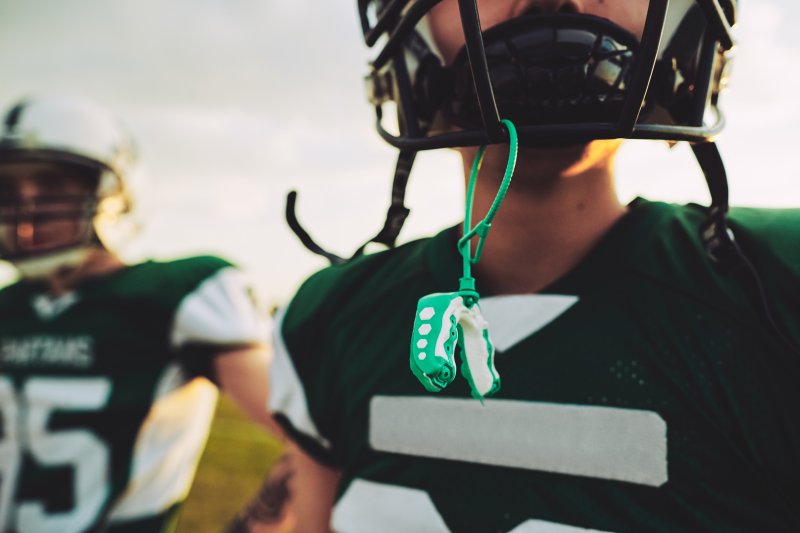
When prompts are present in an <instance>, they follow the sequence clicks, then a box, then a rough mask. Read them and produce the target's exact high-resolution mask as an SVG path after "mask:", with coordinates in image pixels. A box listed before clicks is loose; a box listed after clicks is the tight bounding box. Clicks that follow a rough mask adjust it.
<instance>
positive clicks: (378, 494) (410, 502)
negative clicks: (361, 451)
mask: <svg viewBox="0 0 800 533" xmlns="http://www.w3.org/2000/svg"><path fill="white" fill-rule="evenodd" d="M331 527H332V529H333V530H334V531H336V533H374V532H375V531H380V532H381V533H408V532H410V531H413V532H414V533H448V532H449V531H450V530H449V529H448V528H447V525H446V524H445V522H444V520H443V519H442V516H441V515H440V514H439V511H437V510H436V506H434V505H433V502H432V501H431V499H430V496H428V493H427V492H425V491H423V490H420V489H413V488H408V487H400V486H397V485H388V484H385V483H376V482H375V481H368V480H365V479H356V480H354V481H353V482H352V483H351V484H350V486H349V487H348V488H347V491H345V493H344V495H342V497H341V498H340V499H339V501H338V502H337V504H336V506H335V507H334V509H333V515H332V518H331ZM509 533H603V532H600V531H598V530H595V529H582V528H579V527H575V526H569V525H566V524H558V523H556V522H547V521H544V520H526V521H525V522H523V523H522V524H520V525H518V526H517V527H515V528H514V529H512V530H511V531H510V532H509Z"/></svg>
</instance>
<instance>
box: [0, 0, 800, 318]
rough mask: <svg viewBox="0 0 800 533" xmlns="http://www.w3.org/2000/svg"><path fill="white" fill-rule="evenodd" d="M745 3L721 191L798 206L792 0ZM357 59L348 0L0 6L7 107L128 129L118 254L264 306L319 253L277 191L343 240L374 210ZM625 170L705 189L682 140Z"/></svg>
mask: <svg viewBox="0 0 800 533" xmlns="http://www.w3.org/2000/svg"><path fill="white" fill-rule="evenodd" d="M620 1H621V0H620ZM741 15H742V16H741V20H742V23H741V25H740V27H739V28H738V36H739V41H740V47H739V50H738V53H737V57H736V65H735V70H734V76H733V80H732V85H731V90H730V91H729V92H728V94H726V95H725V98H724V102H723V103H724V107H725V109H726V110H727V114H728V121H729V122H728V123H729V126H728V128H727V130H726V132H725V133H724V134H723V136H722V137H721V139H720V145H721V148H722V150H723V151H724V155H725V157H726V161H727V163H728V166H729V173H730V177H731V196H732V201H733V202H734V203H735V204H739V205H743V204H749V205H760V206H797V205H800V171H798V170H797V168H796V163H795V160H796V155H795V152H796V151H797V149H798V148H797V145H798V143H797V141H798V134H797V130H796V127H795V124H797V123H798V119H800V106H798V105H797V96H796V95H797V94H800V45H798V41H797V39H795V38H794V36H793V32H794V31H796V30H795V27H796V25H797V23H798V21H800V4H798V2H796V1H794V0H757V1H749V2H746V3H745V5H744V6H743V9H742V11H741ZM367 58H368V53H367V51H365V50H364V49H363V47H362V44H361V40H360V34H359V29H358V27H357V20H356V13H355V2H354V1H352V0H341V1H324V2H301V1H297V0H231V1H227V2H222V1H212V0H172V1H170V2H163V1H157V0H137V1H136V2H133V1H127V2H123V1H120V0H116V1H112V0H72V1H70V2H53V1H51V0H5V1H3V2H2V3H0V65H3V67H2V69H0V105H2V107H3V108H5V107H7V106H8V105H9V104H10V103H11V102H12V101H14V100H16V99H17V98H18V97H20V96H22V95H25V94H31V93H34V94H36V93H56V94H72V95H77V96H82V97H88V98H91V99H94V100H97V101H99V102H100V103H103V104H105V105H107V106H108V107H110V108H112V109H114V110H115V111H116V113H117V114H118V115H120V116H121V117H122V118H123V120H124V121H125V122H127V124H128V125H129V127H130V129H131V130H132V131H133V133H134V135H135V136H136V137H137V139H138V141H139V146H140V151H141V154H142V160H143V161H144V163H145V166H146V168H147V170H148V182H147V184H146V186H143V187H142V189H141V192H140V195H141V197H142V199H143V205H144V206H145V209H146V213H147V215H148V221H149V222H148V224H147V226H146V228H145V229H144V231H143V232H142V234H141V235H140V236H139V238H137V239H136V240H135V241H134V242H132V243H131V245H130V246H129V247H128V249H127V250H126V255H127V256H128V257H130V258H132V259H136V258H142V257H147V256H153V257H158V258H170V257H176V256H181V255H186V254H194V253H208V252H210V253H217V254H221V255H224V256H227V257H229V258H231V259H232V260H234V261H236V262H238V263H240V264H241V265H242V266H244V267H245V268H246V269H247V270H249V271H250V273H251V274H252V275H253V277H254V279H255V281H256V285H257V287H258V289H259V292H260V294H261V297H262V299H263V300H264V301H265V303H269V304H271V303H280V302H283V301H285V300H286V299H287V298H288V297H289V296H290V295H291V293H292V291H293V290H294V289H295V288H296V286H297V284H298V283H299V282H300V281H301V280H302V279H303V278H304V277H305V276H307V275H308V274H309V273H311V272H313V271H314V270H316V269H317V268H320V267H321V266H324V261H323V260H321V259H319V258H316V257H314V256H312V255H311V254H310V253H308V252H306V251H305V249H304V248H303V247H302V246H301V245H300V244H299V243H298V242H297V241H296V239H295V238H294V236H293V235H292V234H291V233H290V232H289V230H288V229H287V228H286V226H285V224H284V222H283V205H284V196H285V193H286V191H287V190H289V189H292V188H295V189H297V190H299V191H300V199H299V203H298V207H299V216H300V218H301V220H302V221H303V222H304V223H305V224H306V225H307V226H308V228H309V230H310V231H311V232H312V234H313V235H314V236H315V237H316V238H318V240H319V241H320V242H322V243H324V244H326V245H328V246H329V247H331V248H333V249H335V250H337V251H339V252H341V253H349V252H351V251H352V250H353V249H355V248H356V247H357V246H358V245H359V244H360V243H361V242H362V241H364V240H365V239H366V238H368V237H370V236H371V235H372V234H374V233H375V232H376V231H377V230H378V229H379V228H380V226H381V224H382V222H383V212H384V209H385V207H386V204H387V201H388V190H389V184H390V179H391V172H392V166H393V162H394V161H393V160H394V152H393V151H392V150H391V149H390V148H388V147H387V146H384V145H383V144H382V143H381V141H380V140H379V139H378V138H377V135H376V134H375V133H374V132H373V130H372V115H371V113H372V112H371V110H370V108H369V106H368V105H366V103H365V100H364V96H363V85H362V81H361V79H362V75H363V74H364V72H365V65H366V60H367ZM459 172H460V164H459V161H458V160H457V159H456V158H455V156H454V155H453V154H451V153H436V154H424V155H423V156H421V157H420V158H419V160H418V164H417V167H416V170H415V172H414V175H413V177H412V180H411V185H410V190H409V200H408V204H409V205H410V206H411V207H412V209H413V211H412V215H411V217H410V218H409V221H408V224H407V227H406V229H405V230H404V233H403V235H402V238H403V240H408V239H411V238H414V237H417V236H422V235H425V234H428V233H431V232H433V231H436V230H437V229H439V228H441V227H443V226H444V225H445V224H451V223H455V222H456V221H457V220H458V219H459V215H460V212H461V202H462V201H463V192H462V185H461V177H460V175H459ZM619 183H620V194H621V196H622V197H623V198H625V199H628V198H631V197H633V196H635V195H643V196H647V197H650V198H659V199H668V200H675V201H701V202H702V201H705V200H706V197H707V193H706V192H705V190H704V185H703V180H702V178H701V177H700V175H699V173H698V170H697V167H696V164H695V163H694V161H693V159H692V157H691V155H690V152H689V150H688V149H686V148H685V147H678V148H676V149H674V150H672V151H670V150H668V149H667V148H666V147H665V146H662V145H660V144H657V143H642V142H638V143H629V145H628V146H626V147H624V148H623V153H622V154H621V157H620V161H619ZM0 276H2V272H0Z"/></svg>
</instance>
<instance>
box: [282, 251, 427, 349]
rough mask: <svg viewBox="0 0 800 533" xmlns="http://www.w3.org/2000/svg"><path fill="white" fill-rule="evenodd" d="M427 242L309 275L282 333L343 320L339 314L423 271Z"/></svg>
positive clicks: (370, 302)
mask: <svg viewBox="0 0 800 533" xmlns="http://www.w3.org/2000/svg"><path fill="white" fill-rule="evenodd" d="M427 241H428V239H421V240H418V241H413V242H410V243H406V244H404V245H402V246H399V247H397V248H393V249H391V250H387V251H384V252H380V253H376V254H371V255H366V256H362V257H359V258H357V259H355V260H352V261H350V262H348V263H345V264H344V265H335V266H331V267H327V268H325V269H323V270H320V271H318V272H317V273H315V274H313V275H312V276H311V277H310V278H308V279H307V280H306V281H305V282H304V283H303V284H302V285H301V286H300V289H299V290H298V291H297V293H296V294H295V296H294V298H293V299H292V301H291V303H290V304H289V307H288V309H287V312H286V316H285V317H284V320H283V326H284V334H286V333H287V332H291V331H293V330H295V329H302V327H303V325H304V324H307V323H309V322H316V321H317V320H325V318H326V317H329V318H330V317H334V316H336V317H337V318H344V316H343V315H346V314H348V313H353V312H357V311H358V310H361V309H364V308H365V307H369V306H371V305H373V304H374V303H375V302H377V301H380V300H381V299H382V298H385V297H386V295H388V294H390V293H391V292H392V291H393V290H395V289H396V288H397V287H398V286H399V285H404V284H406V283H408V282H409V280H410V279H412V278H413V277H415V276H417V275H419V273H420V272H421V271H422V270H423V269H424V265H425V261H424V257H423V254H424V249H425V246H424V244H425V243H426V242H427Z"/></svg>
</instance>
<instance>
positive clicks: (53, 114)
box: [0, 97, 138, 277]
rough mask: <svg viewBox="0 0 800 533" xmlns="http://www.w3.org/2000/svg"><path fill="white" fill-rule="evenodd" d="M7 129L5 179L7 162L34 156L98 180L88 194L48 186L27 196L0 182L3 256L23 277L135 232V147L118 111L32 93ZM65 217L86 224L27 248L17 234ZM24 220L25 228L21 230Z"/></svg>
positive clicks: (0, 145)
mask: <svg viewBox="0 0 800 533" xmlns="http://www.w3.org/2000/svg"><path fill="white" fill-rule="evenodd" d="M2 128H3V129H2V134H1V135H0V180H4V174H3V172H2V169H3V168H4V166H5V168H9V167H8V166H7V165H14V164H19V163H35V162H40V163H49V164H54V165H57V166H60V165H63V168H70V169H77V170H78V171H80V172H85V173H86V174H87V175H88V176H91V177H92V179H96V186H94V192H93V194H90V195H88V196H86V195H83V196H77V195H72V196H69V197H65V196H63V195H61V196H59V195H58V193H57V192H55V193H53V194H47V192H45V193H44V194H40V195H38V196H37V197H36V198H34V199H30V198H28V199H25V198H23V197H22V196H21V195H20V194H19V193H18V192H15V190H14V188H13V187H10V186H6V187H3V185H4V184H3V183H2V182H1V181H0V259H4V260H8V261H11V262H12V263H13V264H14V265H15V266H16V267H17V269H18V270H19V271H20V273H21V274H22V275H23V277H46V276H48V275H49V274H50V273H52V272H53V271H55V270H56V269H58V268H61V267H64V266H68V265H74V264H77V263H80V262H81V261H82V260H83V259H84V258H85V257H86V254H87V252H88V251H89V250H91V248H92V247H95V246H98V245H102V246H104V247H106V248H108V249H111V250H113V249H115V248H116V247H118V246H119V245H120V244H121V243H122V242H123V241H124V240H125V239H127V238H128V237H129V236H130V235H131V234H132V233H133V232H135V230H136V229H137V228H138V221H136V220H135V218H134V217H133V212H134V197H133V193H132V184H133V182H134V181H135V178H134V176H135V175H136V169H135V166H136V150H135V146H134V143H133V140H132V138H131V137H130V136H129V135H128V133H127V132H126V130H125V128H124V127H123V126H122V125H121V124H120V123H119V122H118V121H117V119H116V118H115V117H113V116H112V115H110V114H109V113H108V112H107V111H106V110H104V109H102V108H100V107H98V106H96V105H94V104H92V103H89V102H86V101H82V100H75V99H68V98H58V97H55V98H53V97H42V98H36V97H34V98H27V99H24V100H22V101H20V102H18V103H16V104H15V105H13V106H12V107H11V108H10V109H9V111H8V112H7V113H6V114H5V117H4V119H3V124H2ZM5 179H8V176H5ZM7 184H8V183H6V185H7ZM54 190H55V191H58V188H57V187H56V188H55V189H54ZM67 219H68V220H72V221H75V220H80V221H82V222H83V224H80V225H75V227H81V228H83V229H81V230H76V231H75V234H74V235H73V236H72V237H70V238H69V239H68V242H60V243H59V244H58V245H57V246H32V247H27V248H26V247H25V246H23V245H22V244H21V242H20V235H21V234H32V233H33V232H34V229H33V228H36V223H39V224H42V223H44V222H45V221H52V220H67ZM25 225H26V226H25ZM23 226H25V227H26V228H27V229H25V230H24V231H21V230H20V228H22V227H23Z"/></svg>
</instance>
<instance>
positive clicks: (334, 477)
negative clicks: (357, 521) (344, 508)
mask: <svg viewBox="0 0 800 533" xmlns="http://www.w3.org/2000/svg"><path fill="white" fill-rule="evenodd" d="M287 454H288V455H289V459H290V464H291V465H292V469H293V474H292V477H291V478H290V480H289V493H290V494H291V500H292V508H293V511H294V513H295V519H296V523H295V532H296V533H319V532H322V531H330V530H331V529H330V527H331V526H330V522H331V511H332V510H333V504H334V502H335V500H336V490H337V487H338V485H339V480H340V478H341V473H340V472H339V471H337V470H333V469H331V468H328V467H326V466H323V465H321V464H320V463H318V462H317V461H315V460H314V459H313V458H311V457H310V456H309V455H307V454H306V453H305V452H303V451H302V450H301V449H300V448H299V447H298V446H296V445H294V444H290V445H289V446H288V449H287Z"/></svg>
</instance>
